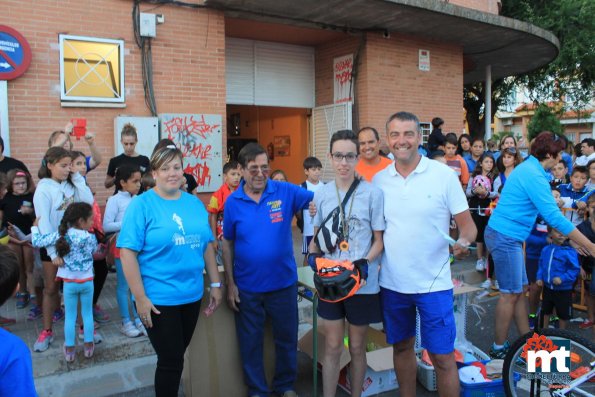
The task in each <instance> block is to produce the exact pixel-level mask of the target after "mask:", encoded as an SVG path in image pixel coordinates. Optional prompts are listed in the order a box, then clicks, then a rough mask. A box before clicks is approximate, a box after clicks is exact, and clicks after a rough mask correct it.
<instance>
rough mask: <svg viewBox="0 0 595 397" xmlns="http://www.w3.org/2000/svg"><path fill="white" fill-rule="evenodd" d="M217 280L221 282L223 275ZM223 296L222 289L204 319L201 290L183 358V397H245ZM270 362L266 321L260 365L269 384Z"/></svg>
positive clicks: (231, 321)
mask: <svg viewBox="0 0 595 397" xmlns="http://www.w3.org/2000/svg"><path fill="white" fill-rule="evenodd" d="M221 270H222V269H221V268H220V271H221ZM221 279H222V280H223V279H224V276H223V274H221ZM205 285H209V280H208V277H207V278H205ZM226 294H227V291H226V289H225V287H224V288H223V297H224V299H223V302H221V305H220V306H219V307H218V308H217V311H216V312H215V313H214V314H213V315H212V316H210V317H206V316H205V315H204V310H205V309H206V308H207V306H208V304H209V292H208V291H206V290H205V294H204V296H203V300H202V302H201V307H200V316H199V318H198V324H197V325H196V329H195V330H194V335H193V337H192V340H191V341H190V345H189V346H188V349H187V350H186V355H185V356H184V372H183V373H182V383H183V385H184V395H185V396H186V397H192V396H209V397H230V396H246V395H248V389H247V387H246V385H245V384H244V373H243V370H242V360H241V358H240V348H239V344H238V338H237V335H236V326H235V315H234V312H233V311H232V310H231V309H230V308H229V306H228V305H227V302H226V301H225V297H226V296H227V295H226ZM274 363H275V346H274V343H273V332H272V327H271V324H270V322H267V324H266V326H265V335H264V364H265V373H266V375H267V379H268V381H269V383H270V381H271V379H272V378H273V375H274V371H275V367H274Z"/></svg>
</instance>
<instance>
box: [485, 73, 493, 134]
mask: <svg viewBox="0 0 595 397" xmlns="http://www.w3.org/2000/svg"><path fill="white" fill-rule="evenodd" d="M485 86H486V87H485V88H486V89H485V93H486V96H485V100H484V109H485V112H484V114H483V121H484V123H485V139H486V140H488V139H490V138H491V137H492V65H488V66H486V81H485Z"/></svg>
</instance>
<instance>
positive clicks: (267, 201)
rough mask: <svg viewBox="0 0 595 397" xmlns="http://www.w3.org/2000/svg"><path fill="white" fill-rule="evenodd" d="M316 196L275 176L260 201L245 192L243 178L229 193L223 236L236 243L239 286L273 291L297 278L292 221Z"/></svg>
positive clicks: (236, 266)
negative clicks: (275, 178)
mask: <svg viewBox="0 0 595 397" xmlns="http://www.w3.org/2000/svg"><path fill="white" fill-rule="evenodd" d="M313 197H314V193H313V192H311V191H309V190H306V189H302V188H301V187H299V186H297V185H294V184H292V183H287V182H277V181H272V180H268V181H267V184H266V187H265V190H264V191H263V193H262V196H261V198H260V201H259V202H258V203H256V202H255V201H254V200H252V199H251V198H250V197H248V196H247V195H246V193H244V181H242V183H241V184H240V186H239V187H238V189H237V190H236V191H235V192H233V193H232V194H231V196H229V197H228V199H227V201H226V202H225V210H224V215H223V219H225V222H224V223H223V237H224V238H225V239H226V240H233V243H234V268H233V275H234V278H235V282H236V285H237V286H238V288H239V289H240V290H242V291H247V292H270V291H275V290H279V289H282V288H286V287H289V286H290V285H292V284H294V283H296V282H297V265H296V263H295V258H294V257H293V239H292V237H291V221H292V219H293V215H294V214H295V213H296V212H298V211H300V210H303V209H306V208H308V204H309V203H310V201H312V199H313Z"/></svg>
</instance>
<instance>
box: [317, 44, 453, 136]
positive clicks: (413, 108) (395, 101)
mask: <svg viewBox="0 0 595 397" xmlns="http://www.w3.org/2000/svg"><path fill="white" fill-rule="evenodd" d="M358 42H359V41H358V39H356V38H349V39H346V40H343V41H339V42H333V43H328V44H326V45H322V46H319V47H317V49H316V105H317V106H322V105H328V104H331V103H332V101H333V83H332V62H333V58H334V57H337V56H340V55H346V54H348V53H351V52H355V50H356V49H357V47H358ZM420 49H424V50H429V51H430V71H429V72H422V71H420V70H419V67H418V56H419V55H418V51H419V50H420ZM462 91H463V53H462V49H461V48H460V47H457V46H452V45H447V44H442V43H436V42H430V41H422V40H418V39H415V38H411V37H405V36H400V35H394V34H393V36H392V37H391V38H390V39H385V38H383V37H382V36H381V35H378V34H368V36H367V40H366V47H365V50H364V52H363V54H362V59H361V64H360V65H359V76H358V78H357V83H356V93H355V95H356V101H357V104H358V109H359V111H358V114H359V126H364V125H371V126H373V127H376V128H377V129H378V130H379V131H380V132H383V131H384V125H385V122H386V119H387V118H388V116H390V115H391V114H392V113H394V112H397V111H409V112H412V113H415V114H416V115H417V116H418V117H419V118H420V121H422V122H424V121H426V122H429V121H430V120H431V119H432V118H433V117H436V116H440V117H442V118H443V119H444V121H445V130H446V131H449V132H450V131H453V132H456V133H457V134H460V133H461V132H462V129H463V119H464V117H463V95H462ZM354 128H357V126H355V125H354Z"/></svg>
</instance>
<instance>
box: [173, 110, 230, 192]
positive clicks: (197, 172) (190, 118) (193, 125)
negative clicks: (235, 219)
mask: <svg viewBox="0 0 595 397" xmlns="http://www.w3.org/2000/svg"><path fill="white" fill-rule="evenodd" d="M163 127H164V130H165V131H164V132H165V133H167V137H168V138H169V139H171V140H172V141H174V142H175V143H176V146H178V147H179V148H180V150H181V151H182V155H183V157H184V163H185V164H187V165H186V168H185V169H184V172H186V173H188V174H191V175H192V176H194V178H195V179H196V182H197V183H198V185H199V186H205V185H209V184H210V183H211V174H210V168H209V166H208V165H207V162H208V161H210V160H211V158H212V156H213V147H212V145H211V144H210V143H209V142H208V140H209V138H210V136H211V135H212V134H213V133H215V132H217V130H218V128H220V124H208V123H207V122H206V120H205V116H204V115H200V116H195V115H185V116H175V117H173V118H171V119H170V120H166V121H164V122H163Z"/></svg>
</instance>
